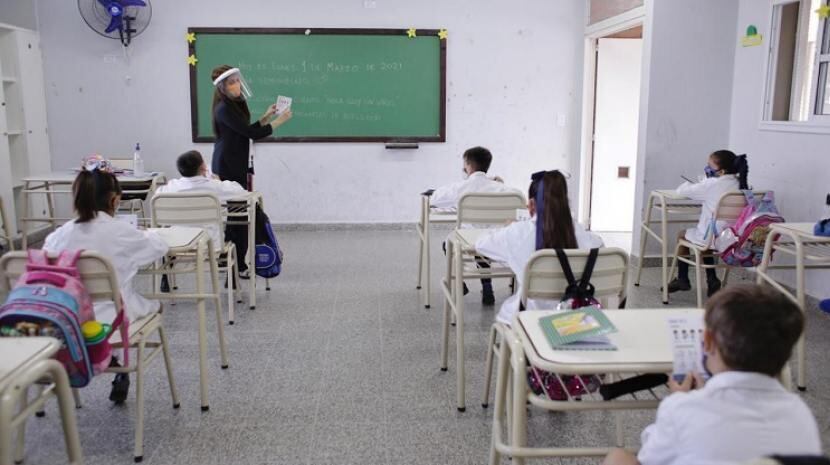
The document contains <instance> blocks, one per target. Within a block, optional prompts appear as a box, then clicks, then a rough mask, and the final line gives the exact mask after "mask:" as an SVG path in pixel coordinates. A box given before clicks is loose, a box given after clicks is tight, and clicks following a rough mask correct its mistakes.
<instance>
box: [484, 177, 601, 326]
mask: <svg viewBox="0 0 830 465" xmlns="http://www.w3.org/2000/svg"><path fill="white" fill-rule="evenodd" d="M527 208H528V210H529V212H530V216H531V217H530V219H529V220H527V221H517V222H514V223H512V224H510V225H509V226H506V227H504V228H501V229H497V230H495V231H493V232H492V233H491V234H488V235H486V236H483V237H481V238H480V239H479V240H478V241H477V242H476V251H477V252H479V253H480V254H481V255H484V256H487V257H488V258H491V259H493V260H495V261H499V262H504V263H507V265H508V266H510V269H511V270H513V273H515V275H516V286H519V288H520V287H521V285H522V282H523V280H524V268H525V265H527V262H528V260H529V259H530V256H531V255H533V253H534V252H536V251H537V250H539V249H555V248H561V249H577V248H578V249H591V248H596V247H602V246H603V243H602V239H600V238H599V236H597V235H595V234H592V233H590V232H587V231H585V229H583V228H582V226H581V225H580V224H579V223H577V222H575V221H574V220H573V217H572V216H571V207H570V203H569V201H568V182H567V180H566V178H565V176H564V175H563V174H562V173H561V172H559V171H556V170H554V171H540V172H538V173H534V174H533V176H532V177H531V183H530V188H529V189H528V203H527ZM543 305H544V303H543V302H542V303H540V302H537V301H532V300H531V301H528V303H527V308H528V309H534V308H541V306H543ZM518 311H519V295H518V294H513V295H512V296H510V297H509V298H508V299H507V300H505V301H504V303H503V304H502V306H501V310H499V314H498V316H497V317H496V319H497V320H498V321H499V322H501V323H504V324H506V325H508V326H510V325H511V324H512V322H513V316H514V315H515V314H516V312H518Z"/></svg>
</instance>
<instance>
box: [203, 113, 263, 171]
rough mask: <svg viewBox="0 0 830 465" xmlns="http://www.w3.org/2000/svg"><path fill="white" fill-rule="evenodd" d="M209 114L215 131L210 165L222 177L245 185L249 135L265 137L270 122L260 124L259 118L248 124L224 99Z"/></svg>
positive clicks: (251, 136)
mask: <svg viewBox="0 0 830 465" xmlns="http://www.w3.org/2000/svg"><path fill="white" fill-rule="evenodd" d="M213 117H214V118H215V119H216V123H217V126H218V128H219V132H218V134H216V143H215V145H214V146H213V163H212V166H211V168H212V170H213V172H214V173H215V174H217V175H219V178H220V179H222V180H223V181H236V182H238V183H239V184H240V185H242V187H247V186H248V154H249V150H248V148H249V147H248V144H249V139H254V140H256V139H262V138H263V137H268V136H270V135H271V133H272V132H273V128H272V127H271V125H270V124H266V125H265V126H262V125H261V124H259V121H257V122H255V123H254V124H250V123H249V122H248V121H245V118H244V117H243V116H242V115H241V114H239V112H237V111H235V110H234V109H233V108H230V107H228V106H227V104H225V102H219V103H218V104H217V105H216V110H215V111H214V113H213Z"/></svg>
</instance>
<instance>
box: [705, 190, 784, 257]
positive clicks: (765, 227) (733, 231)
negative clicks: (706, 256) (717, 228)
mask: <svg viewBox="0 0 830 465" xmlns="http://www.w3.org/2000/svg"><path fill="white" fill-rule="evenodd" d="M742 192H743V194H744V196H745V197H746V206H745V207H744V208H743V210H741V214H740V215H738V219H737V220H735V224H734V225H733V226H731V227H727V228H725V229H724V230H723V231H721V232H720V234H718V236H717V237H716V239H715V249H717V251H718V252H719V253H720V257H721V260H723V262H724V263H726V264H727V265H730V266H742V267H753V266H758V265H759V264H760V263H761V259H762V258H763V255H764V244H765V243H766V240H767V236H768V235H769V232H770V225H771V224H773V223H783V222H784V218H783V217H782V216H781V214H780V213H778V208H777V207H776V206H775V195H774V194H773V192H772V191H770V192H767V193H766V194H764V197H763V198H761V199H760V200H756V199H755V197H754V196H753V194H752V191H751V190H744V191H742Z"/></svg>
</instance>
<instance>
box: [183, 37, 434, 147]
mask: <svg viewBox="0 0 830 465" xmlns="http://www.w3.org/2000/svg"><path fill="white" fill-rule="evenodd" d="M309 29H310V30H311V31H312V34H324V35H390V36H391V35H394V36H400V35H402V34H406V33H407V29H356V28H259V27H189V28H187V32H188V33H196V34H298V35H305V33H306V30H309ZM438 32H439V30H438V29H418V35H419V36H437V35H438ZM439 43H440V60H441V64H440V69H441V77H440V79H441V82H440V88H441V96H440V98H441V102H440V103H441V113H440V122H439V127H440V133H439V135H438V136H418V137H411V136H405V137H394V136H381V137H340V136H337V137H321V136H313V137H296V136H290V137H267V138H264V139H260V140H258V141H257V142H446V140H447V39H442V40H440V41H439ZM187 47H188V56H190V55H194V54H195V53H196V46H195V42H189V43H188V46H187ZM188 67H189V68H190V126H191V133H192V136H193V142H215V141H216V137H214V136H210V137H206V136H199V135H198V134H199V132H198V129H199V111H198V97H197V93H196V67H195V66H188Z"/></svg>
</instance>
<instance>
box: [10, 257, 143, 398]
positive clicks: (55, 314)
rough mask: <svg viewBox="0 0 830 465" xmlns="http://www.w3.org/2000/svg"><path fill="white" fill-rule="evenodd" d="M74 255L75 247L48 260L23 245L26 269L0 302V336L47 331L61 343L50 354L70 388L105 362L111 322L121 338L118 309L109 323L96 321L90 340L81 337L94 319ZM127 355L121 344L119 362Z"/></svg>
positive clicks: (122, 325) (109, 350)
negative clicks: (100, 331)
mask: <svg viewBox="0 0 830 465" xmlns="http://www.w3.org/2000/svg"><path fill="white" fill-rule="evenodd" d="M80 255H81V251H63V252H61V254H60V255H59V256H58V258H57V259H56V260H55V262H54V263H52V262H50V260H49V258H48V257H47V255H46V252H45V251H43V250H29V251H28V262H27V264H26V271H25V272H24V273H23V275H21V276H20V278H19V279H18V281H17V283H16V284H15V286H14V289H13V290H12V291H11V292H10V293H9V296H8V298H7V299H6V302H5V303H4V304H3V305H2V306H0V336H50V337H54V338H56V339H58V340H59V341H60V342H61V348H60V349H59V350H58V353H57V354H56V356H55V358H56V359H57V360H58V361H59V362H61V364H62V365H63V366H64V368H65V369H66V373H67V375H69V383H70V385H71V386H72V387H74V388H79V387H84V386H86V385H87V384H89V381H90V380H91V379H92V377H93V376H95V375H96V374H98V373H100V372H102V371H104V370H105V369H106V368H107V367H108V366H109V363H110V358H111V355H112V347H111V346H110V345H109V337H110V336H111V335H112V333H113V331H111V328H112V327H118V328H120V330H121V337H122V340H124V341H126V340H127V322H126V319H125V318H124V312H123V311H120V312H118V315H117V317H116V320H115V321H114V322H113V324H112V327H110V326H109V325H98V326H97V327H99V328H105V329H106V331H107V333H105V334H101V335H93V336H94V337H93V338H92V340H91V341H90V342H87V341H86V340H85V339H84V331H85V330H87V328H89V327H96V323H97V322H95V311H94V308H93V305H92V298H91V297H90V295H89V293H88V292H87V290H86V288H85V287H84V284H83V282H82V281H81V279H80V278H81V276H80V273H79V272H78V267H77V263H78V258H79V257H80ZM90 323H91V326H90V325H89V324H90ZM91 354H93V356H91ZM128 354H129V352H128V349H127V347H126V344H125V348H124V361H125V363H129V360H128Z"/></svg>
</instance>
